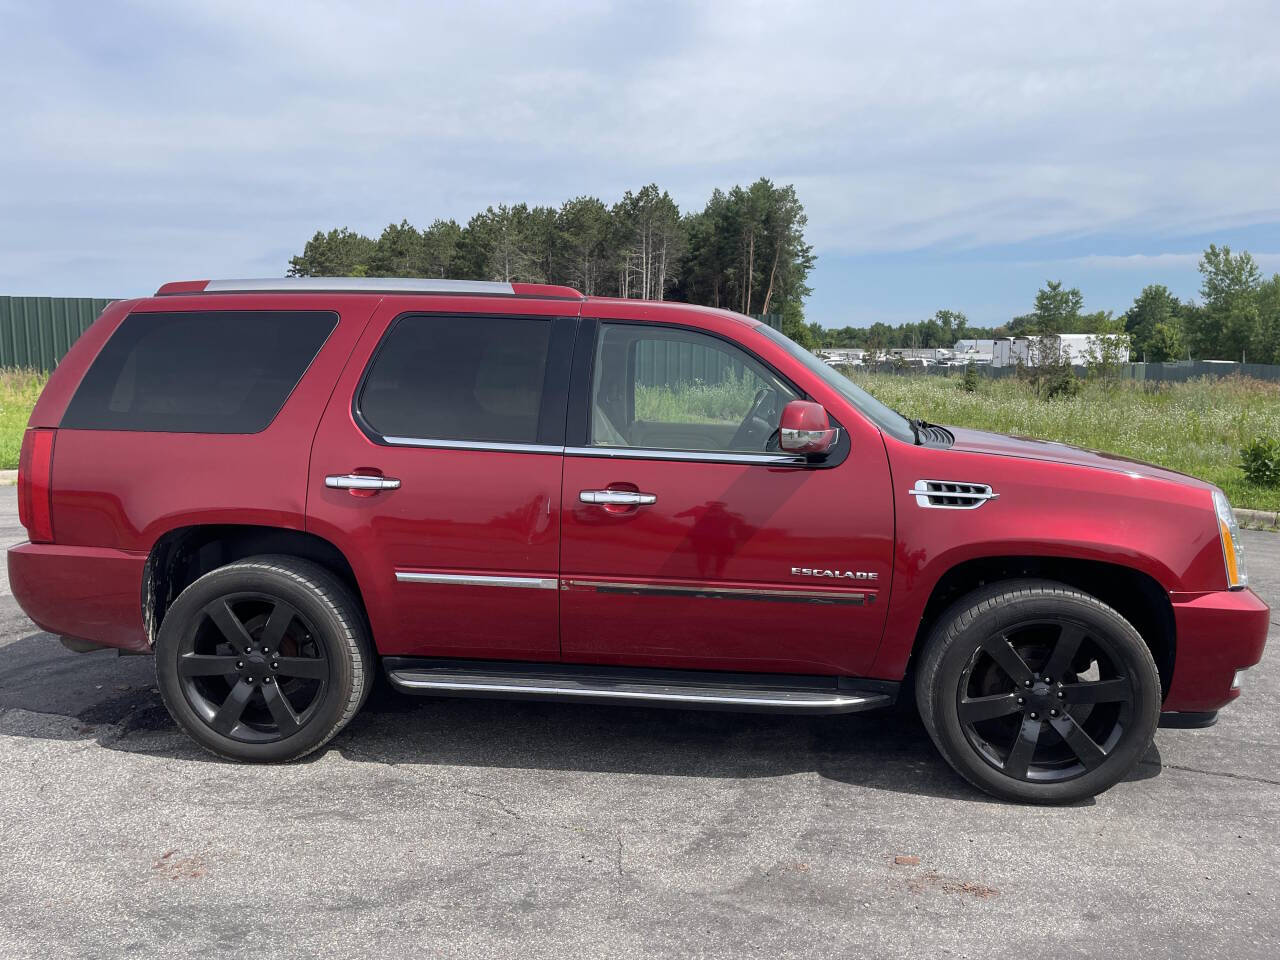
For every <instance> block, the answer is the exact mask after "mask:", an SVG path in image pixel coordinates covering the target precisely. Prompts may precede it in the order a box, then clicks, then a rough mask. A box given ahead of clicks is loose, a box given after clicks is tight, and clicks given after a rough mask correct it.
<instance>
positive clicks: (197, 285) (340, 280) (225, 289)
mask: <svg viewBox="0 0 1280 960" xmlns="http://www.w3.org/2000/svg"><path fill="white" fill-rule="evenodd" d="M199 293H439V294H453V295H470V296H485V297H542V298H545V299H555V300H582V299H584V297H583V296H582V294H581V293H579V292H578V291H577V290H574V289H573V288H572V287H564V286H555V285H553V284H544V283H502V282H499V281H494V280H433V279H424V278H421V277H403V278H400V277H269V278H258V279H248V280H180V281H177V282H174V283H166V284H164V285H163V286H162V287H160V289H159V290H157V291H156V296H158V297H163V296H175V295H178V294H199Z"/></svg>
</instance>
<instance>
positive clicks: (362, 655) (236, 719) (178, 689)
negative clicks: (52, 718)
mask: <svg viewBox="0 0 1280 960" xmlns="http://www.w3.org/2000/svg"><path fill="white" fill-rule="evenodd" d="M372 672H373V656H372V653H371V649H370V644H369V641H368V637H367V635H366V631H365V628H364V619H363V617H362V616H361V614H360V611H359V608H358V607H357V605H356V603H355V601H354V600H353V599H352V597H351V595H350V593H349V592H348V591H347V589H346V588H345V587H344V586H343V585H342V583H341V582H339V581H338V580H337V579H336V578H335V577H334V576H333V575H332V574H330V573H329V572H328V571H327V570H325V569H324V568H323V567H320V566H318V565H316V564H314V563H310V562H308V561H305V560H300V559H297V558H295V557H272V556H268V557H254V558H250V559H248V560H243V561H240V562H238V563H232V564H228V565H227V566H225V567H220V568H218V569H217V570H213V571H211V572H210V573H207V574H205V575H204V576H203V577H201V578H200V579H199V580H197V581H196V582H195V583H193V584H191V585H190V586H189V587H187V588H186V589H185V590H184V591H183V592H182V593H181V595H179V597H178V599H177V600H176V601H174V603H173V605H172V606H171V607H170V608H169V610H168V612H167V613H166V614H165V618H164V622H163V623H162V625H161V629H160V635H159V637H158V638H157V640H156V677H157V680H158V682H159V687H160V693H161V696H162V697H163V698H164V702H165V706H167V707H168V708H169V713H170V714H171V715H172V716H173V718H174V720H175V721H176V722H177V723H178V725H179V726H180V727H182V728H183V729H184V730H185V731H186V732H187V733H188V734H190V735H191V737H192V738H193V739H195V740H196V741H197V742H198V743H199V744H200V745H201V746H203V747H204V748H205V749H207V750H209V751H211V752H212V753H215V754H217V755H218V756H220V757H224V758H227V759H230V760H241V761H255V762H273V761H274V762H279V761H286V760H294V759H297V758H298V757H301V756H304V755H306V754H308V753H310V752H311V751H313V750H315V749H317V748H318V747H320V746H322V745H323V744H325V743H326V742H328V741H329V740H330V739H331V738H332V737H333V736H334V735H335V734H337V732H338V731H339V730H341V729H342V728H343V727H344V726H346V724H347V722H348V721H349V720H350V719H351V718H352V717H353V716H355V714H356V711H357V710H359V709H360V706H361V705H362V704H363V702H364V699H365V697H366V696H367V695H368V691H369V686H370V683H371V677H372Z"/></svg>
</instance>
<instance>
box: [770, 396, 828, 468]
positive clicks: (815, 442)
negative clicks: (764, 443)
mask: <svg viewBox="0 0 1280 960" xmlns="http://www.w3.org/2000/svg"><path fill="white" fill-rule="evenodd" d="M839 432H840V431H839V430H837V429H836V428H834V427H832V426H831V420H830V418H828V417H827V411H826V409H825V408H824V407H823V406H822V404H820V403H814V402H813V401H811V400H792V401H791V402H790V403H788V404H787V405H786V406H785V407H783V408H782V419H781V421H779V423H778V445H779V446H780V447H781V448H782V449H783V451H784V452H786V453H803V454H806V455H808V456H822V455H823V454H826V453H829V452H830V450H831V448H832V447H834V446H835V444H836V437H837V435H838V434H839Z"/></svg>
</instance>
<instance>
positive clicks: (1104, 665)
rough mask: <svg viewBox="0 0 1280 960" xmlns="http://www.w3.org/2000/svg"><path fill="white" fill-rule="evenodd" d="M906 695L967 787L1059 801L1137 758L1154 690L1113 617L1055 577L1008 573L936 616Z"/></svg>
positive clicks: (1128, 629) (1138, 646) (1144, 655)
mask: <svg viewBox="0 0 1280 960" xmlns="http://www.w3.org/2000/svg"><path fill="white" fill-rule="evenodd" d="M1054 673H1057V674H1060V675H1059V676H1053V674H1054ZM1046 677H1047V678H1048V682H1045V680H1046ZM916 700H917V703H918V706H919V709H920V716H921V719H922V720H923V721H924V725H925V728H926V729H927V730H928V731H929V736H930V737H931V738H932V739H933V742H934V744H935V745H936V746H937V748H938V750H939V752H940V753H941V754H942V756H943V757H944V758H945V759H946V761H947V762H948V763H949V764H951V766H952V767H953V768H955V770H956V772H958V773H959V774H960V775H961V776H963V777H964V778H965V779H966V780H968V781H969V782H970V783H972V784H973V785H974V786H976V787H978V788H979V789H980V790H984V791H986V792H987V793H990V794H992V795H993V796H996V797H1000V798H1002V799H1005V800H1015V801H1019V802H1023V803H1043V804H1059V803H1071V802H1074V801H1077V800H1083V799H1085V798H1087V797H1092V796H1095V795H1097V794H1099V793H1102V792H1103V791H1104V790H1107V789H1108V788H1110V787H1112V786H1114V785H1115V784H1116V783H1118V782H1119V781H1120V780H1121V779H1123V778H1124V777H1125V776H1126V775H1127V774H1128V773H1129V772H1130V771H1131V770H1132V769H1133V768H1134V766H1135V765H1136V764H1137V763H1138V761H1139V760H1141V759H1142V756H1143V754H1144V753H1145V752H1146V750H1147V747H1148V746H1150V744H1151V741H1152V738H1153V737H1154V735H1155V730H1156V725H1157V723H1158V722H1159V719H1160V702H1161V689H1160V676H1159V673H1158V672H1157V671H1156V665H1155V661H1154V660H1153V659H1152V657H1151V651H1150V650H1149V649H1148V647H1147V645H1146V643H1145V642H1144V641H1143V639H1142V637H1141V636H1140V635H1139V634H1138V632H1137V631H1136V630H1135V629H1134V628H1133V626H1132V625H1131V624H1130V623H1129V622H1128V621H1127V620H1125V619H1124V617H1122V616H1120V614H1119V613H1117V612H1116V611H1115V610H1113V609H1112V608H1111V607H1109V606H1107V605H1106V604H1104V603H1102V602H1101V601H1100V600H1098V599H1097V598H1096V597H1093V596H1090V595H1089V594H1086V593H1082V592H1081V591H1079V590H1075V589H1073V588H1071V587H1068V586H1065V585H1064V584H1061V583H1055V582H1052V581H1046V580H1016V581H1006V582H1003V583H998V584H994V585H992V586H989V587H986V588H983V589H981V590H978V591H975V592H974V593H971V594H969V595H968V596H966V597H964V598H963V599H961V600H960V601H959V602H957V603H956V604H954V605H953V606H952V607H951V608H950V609H948V610H947V611H946V612H945V613H944V614H943V615H942V617H941V618H940V619H939V621H938V624H937V625H936V626H935V628H934V629H933V631H932V633H931V635H930V636H929V639H928V641H927V643H926V645H925V648H924V654H923V657H922V659H921V662H920V667H919V671H918V673H917V675H916Z"/></svg>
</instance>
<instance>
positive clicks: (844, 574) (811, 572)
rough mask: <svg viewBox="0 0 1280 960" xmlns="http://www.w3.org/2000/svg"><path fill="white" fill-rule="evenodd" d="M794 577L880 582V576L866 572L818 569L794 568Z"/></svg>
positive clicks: (792, 573) (792, 571) (792, 570)
mask: <svg viewBox="0 0 1280 960" xmlns="http://www.w3.org/2000/svg"><path fill="white" fill-rule="evenodd" d="M791 575H792V576H793V577H831V578H832V579H833V580H879V579H880V574H878V573H869V572H868V571H866V570H822V569H819V568H817V567H792V568H791Z"/></svg>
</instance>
